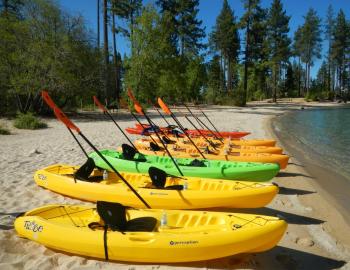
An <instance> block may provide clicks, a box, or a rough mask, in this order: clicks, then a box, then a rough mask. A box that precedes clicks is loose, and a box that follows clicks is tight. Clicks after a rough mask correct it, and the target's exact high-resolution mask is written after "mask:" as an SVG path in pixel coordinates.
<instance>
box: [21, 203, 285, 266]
mask: <svg viewBox="0 0 350 270" xmlns="http://www.w3.org/2000/svg"><path fill="white" fill-rule="evenodd" d="M286 228H287V223H286V222H285V221H283V220H281V219H279V218H277V217H270V216H263V215H254V214H236V213H231V212H229V213H225V212H208V211H188V210H156V209H144V210H140V209H128V208H125V207H123V206H122V205H120V204H116V203H106V202H98V203H97V208H95V207H91V206H86V205H61V204H56V205H47V206H43V207H40V208H36V209H33V210H31V211H28V212H26V213H24V214H23V215H22V216H19V217H17V219H16V221H15V229H16V231H17V234H18V235H19V236H20V237H24V238H27V239H30V240H33V241H35V242H37V243H40V244H43V245H45V246H47V247H49V248H51V249H54V250H59V251H63V252H67V253H70V254H77V255H81V256H87V257H94V258H101V259H110V260H118V261H128V262H143V263H146V262H152V263H175V262H191V261H201V260H209V259H215V258H221V257H226V256H231V255H234V254H238V253H256V252H262V251H266V250H269V249H271V248H273V247H274V246H276V245H277V244H278V242H279V241H280V239H281V238H282V236H283V234H284V232H285V231H286Z"/></svg>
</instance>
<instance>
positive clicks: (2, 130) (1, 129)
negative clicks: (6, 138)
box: [0, 125, 11, 135]
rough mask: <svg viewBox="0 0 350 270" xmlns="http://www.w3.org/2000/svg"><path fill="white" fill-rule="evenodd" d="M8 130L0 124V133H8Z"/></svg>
mask: <svg viewBox="0 0 350 270" xmlns="http://www.w3.org/2000/svg"><path fill="white" fill-rule="evenodd" d="M10 134H11V133H10V131H9V130H8V129H7V128H4V127H3V126H2V125H0V135H10Z"/></svg>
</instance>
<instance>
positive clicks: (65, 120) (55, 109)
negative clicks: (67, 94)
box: [41, 91, 80, 133]
mask: <svg viewBox="0 0 350 270" xmlns="http://www.w3.org/2000/svg"><path fill="white" fill-rule="evenodd" d="M41 96H42V98H43V100H44V101H45V103H46V104H47V105H49V107H50V108H51V109H52V110H53V112H54V113H55V115H56V117H57V119H58V120H60V121H61V122H62V123H63V124H65V125H66V127H67V128H69V129H71V130H75V131H76V132H78V133H80V129H79V128H78V127H77V126H76V125H74V124H73V122H72V121H71V120H69V118H68V117H67V116H66V115H65V114H64V112H62V111H61V109H60V108H58V107H57V105H56V104H55V102H53V100H52V99H51V97H50V96H49V93H48V92H46V91H42V92H41Z"/></svg>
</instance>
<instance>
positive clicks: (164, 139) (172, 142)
mask: <svg viewBox="0 0 350 270" xmlns="http://www.w3.org/2000/svg"><path fill="white" fill-rule="evenodd" d="M162 139H163V141H164V142H165V143H166V144H174V143H176V142H175V141H173V140H170V139H169V138H167V137H165V136H163V137H162Z"/></svg>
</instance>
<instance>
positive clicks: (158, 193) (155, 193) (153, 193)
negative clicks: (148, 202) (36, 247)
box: [150, 192, 168, 195]
mask: <svg viewBox="0 0 350 270" xmlns="http://www.w3.org/2000/svg"><path fill="white" fill-rule="evenodd" d="M150 195H168V193H161V192H150Z"/></svg>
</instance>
